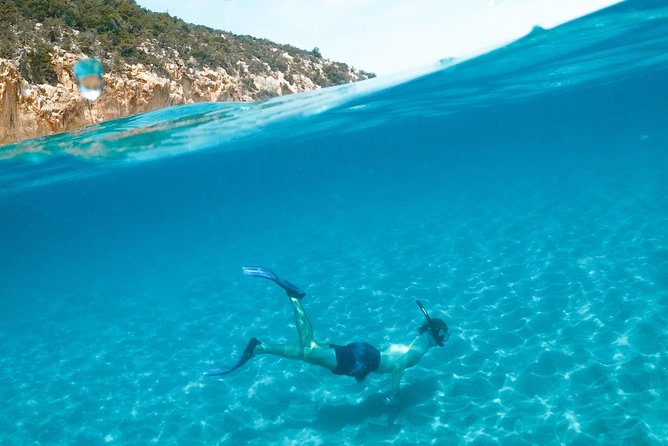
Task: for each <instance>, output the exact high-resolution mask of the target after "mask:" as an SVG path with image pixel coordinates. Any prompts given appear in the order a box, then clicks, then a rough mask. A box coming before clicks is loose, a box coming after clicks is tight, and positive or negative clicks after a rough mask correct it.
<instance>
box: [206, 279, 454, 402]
mask: <svg viewBox="0 0 668 446" xmlns="http://www.w3.org/2000/svg"><path fill="white" fill-rule="evenodd" d="M242 272H243V273H244V274H245V275H248V276H254V277H262V278H265V279H269V280H271V281H272V282H274V283H276V284H277V285H278V286H280V287H281V288H283V290H285V292H286V294H287V295H288V297H290V301H291V302H292V308H293V310H294V313H295V321H296V324H297V334H298V335H299V343H298V344H268V343H265V342H261V341H260V340H258V339H256V338H252V339H251V340H250V341H249V342H248V345H247V346H246V348H245V350H244V352H243V355H242V357H241V359H240V360H239V362H238V363H237V364H236V365H234V366H232V367H225V368H217V369H211V370H209V371H207V372H205V375H206V376H220V375H227V374H228V373H231V372H233V371H234V370H236V369H238V368H239V367H241V366H242V365H244V364H245V363H246V362H247V361H248V360H249V359H250V358H252V357H253V356H254V355H258V354H269V355H276V356H280V357H282V358H288V359H298V360H301V361H305V362H307V363H309V364H314V365H318V366H320V367H324V368H326V369H328V370H331V371H332V373H334V374H336V375H347V376H352V377H354V378H355V379H356V380H357V381H362V380H364V378H366V376H367V375H368V374H369V373H371V372H374V373H389V374H392V390H391V394H390V396H389V397H388V401H389V400H390V399H391V398H392V397H395V396H396V395H397V394H398V392H399V385H400V383H401V377H402V376H403V374H404V371H405V370H406V369H407V368H409V367H413V366H414V365H415V364H417V363H418V361H419V360H420V358H422V356H424V354H425V353H427V351H428V350H429V349H430V348H432V347H435V346H441V347H443V345H444V342H445V341H447V340H448V337H449V335H448V326H447V325H446V323H445V322H444V321H443V320H442V319H432V318H430V317H429V314H428V313H427V310H425V308H424V307H423V306H422V304H421V303H420V302H419V301H416V302H417V304H418V306H419V307H420V310H421V311H422V314H423V315H424V317H425V319H426V322H424V323H423V324H422V326H421V327H420V329H419V330H418V336H417V337H416V338H415V339H414V340H413V341H412V342H411V343H410V344H408V345H399V344H393V345H391V346H390V347H389V348H387V349H386V350H385V351H383V352H380V351H378V350H377V349H376V348H375V347H373V346H371V345H369V344H367V343H366V342H352V343H350V344H348V345H336V344H321V343H319V342H316V341H315V339H314V338H313V328H312V327H311V323H310V322H309V320H308V318H307V317H306V314H305V313H304V309H303V308H302V304H301V299H302V298H303V297H304V296H306V293H305V292H304V291H302V290H301V289H299V288H298V287H297V286H295V285H293V284H292V283H290V282H288V281H287V280H282V279H280V278H279V277H278V276H277V275H276V274H274V273H273V272H272V271H270V270H268V269H267V268H261V267H243V268H242Z"/></svg>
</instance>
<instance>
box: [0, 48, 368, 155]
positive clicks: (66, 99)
mask: <svg viewBox="0 0 668 446" xmlns="http://www.w3.org/2000/svg"><path fill="white" fill-rule="evenodd" d="M80 57H84V55H83V54H79V55H77V54H72V53H67V52H64V51H58V49H56V50H55V54H53V55H52V66H53V68H54V70H55V73H56V75H57V78H58V83H57V84H56V85H49V84H29V83H28V81H26V80H25V79H23V78H22V76H21V74H20V71H19V68H18V63H17V62H16V61H12V60H8V59H0V105H1V107H2V108H1V109H0V145H4V144H9V143H12V142H15V141H18V140H21V139H24V138H31V137H36V136H44V135H50V134H53V133H58V132H63V131H70V130H74V129H77V128H79V127H82V126H85V125H88V124H90V123H91V122H101V121H105V120H108V119H114V118H118V117H123V116H128V115H133V114H137V113H143V112H146V111H150V110H155V109H158V108H162V107H167V106H170V105H179V104H189V103H193V102H205V101H254V100H257V99H263V98H266V97H271V96H280V95H283V94H289V93H298V92H302V91H307V90H313V89H316V88H320V87H319V86H318V85H316V83H315V82H314V81H313V80H311V79H310V78H309V77H306V76H303V75H291V76H288V78H289V79H290V81H288V79H286V75H285V74H284V73H283V72H280V71H273V70H271V69H270V68H269V67H266V68H267V69H266V70H265V72H264V73H263V74H261V75H258V74H253V73H249V72H248V71H247V70H246V69H245V67H244V66H243V64H241V66H240V67H239V74H236V75H230V74H228V73H227V72H226V71H225V69H223V68H217V69H211V68H204V69H202V70H195V69H193V68H186V67H184V66H177V65H176V64H173V65H171V66H169V67H168V69H169V70H168V72H169V77H166V76H162V75H159V74H157V73H156V72H155V70H152V69H151V68H150V67H146V66H144V65H142V64H136V65H130V64H125V65H124V66H123V68H122V69H121V70H120V71H117V72H113V73H106V74H105V75H104V83H105V88H104V92H103V94H102V96H100V98H99V99H98V100H97V101H95V102H94V103H88V102H87V101H86V100H84V99H83V98H81V97H80V96H79V93H78V90H77V86H76V81H75V78H74V73H73V68H72V67H73V65H74V63H75V62H76V60H78V59H79V58H80ZM288 57H289V56H288ZM286 61H287V63H290V62H292V61H290V60H289V59H287V58H286ZM301 63H303V62H301ZM326 63H327V61H323V64H317V63H313V64H312V65H313V66H312V67H309V68H310V69H312V70H314V71H315V72H318V71H322V69H323V65H324V64H326ZM350 75H351V78H352V79H357V78H359V77H360V75H359V73H356V72H355V70H351V72H350Z"/></svg>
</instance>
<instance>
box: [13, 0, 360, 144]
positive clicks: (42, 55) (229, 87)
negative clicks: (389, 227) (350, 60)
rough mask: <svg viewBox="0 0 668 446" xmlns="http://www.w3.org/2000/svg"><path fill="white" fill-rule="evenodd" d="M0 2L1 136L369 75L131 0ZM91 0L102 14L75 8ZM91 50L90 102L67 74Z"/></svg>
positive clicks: (315, 54) (260, 96) (89, 4)
mask: <svg viewBox="0 0 668 446" xmlns="http://www.w3.org/2000/svg"><path fill="white" fill-rule="evenodd" d="M0 2H2V4H0V47H1V48H0V106H1V109H0V145H2V144H8V143H12V142H15V141H18V140H20V139H23V138H29V137H36V136H43V135H49V134H53V133H58V132H63V131H69V130H73V129H77V128H79V127H82V126H85V125H87V124H90V123H91V122H100V121H103V120H108V119H113V118H118V117H122V116H127V115H132V114H136V113H142V112H146V111H150V110H154V109H158V108H161V107H166V106H170V105H179V104H188V103H193V102H203V101H255V100H259V99H265V98H269V97H273V96H280V95H284V94H290V93H297V92H301V91H306V90H313V89H316V88H320V87H324V86H328V85H335V84H340V83H346V82H353V81H356V80H359V79H366V78H368V77H371V76H373V75H372V74H369V73H365V72H363V71H359V70H355V69H353V68H349V67H348V66H347V65H345V64H341V63H337V62H332V61H329V60H326V59H323V58H322V57H321V55H320V53H319V51H318V50H317V49H315V50H313V51H311V52H308V51H304V50H299V49H297V48H293V47H290V46H285V45H278V44H274V43H272V42H269V41H266V40H261V39H253V38H251V37H248V36H235V35H233V34H230V33H226V32H222V31H215V30H211V29H208V28H203V27H198V26H194V25H189V24H186V23H184V22H183V21H181V20H179V19H176V18H174V17H170V16H168V15H166V14H155V13H152V12H150V11H146V10H144V9H142V8H139V7H138V6H137V5H136V4H135V3H134V2H133V1H131V0H58V1H55V2H49V1H47V0H39V1H37V0H0ZM32 3H35V5H33V4H32ZM111 3H114V4H113V5H111V7H112V8H111V9H104V8H102V6H104V7H105V8H106V7H109V6H110V4H111ZM45 4H46V5H47V7H46V8H45V9H43V10H39V9H36V8H37V7H36V5H42V6H44V5H45ZM98 4H99V5H98ZM54 5H55V6H54ZM96 5H98V6H100V5H102V6H100V7H101V8H102V11H103V12H102V13H99V11H98V13H99V15H100V17H98V18H95V17H93V18H92V19H91V14H88V15H81V17H79V16H77V14H78V12H79V11H80V10H81V9H84V10H91V8H94V7H95V6H96ZM49 8H51V9H49ZM35 11H42V12H40V13H39V14H38V13H37V12H35ZM38 19H39V20H42V21H37V20H38ZM91 20H97V21H93V22H91ZM109 21H111V22H112V23H113V24H114V26H113V27H109V26H108V23H109ZM126 27H127V29H126ZM107 28H109V30H108V29H107ZM128 36H129V37H128ZM90 56H95V57H97V58H98V59H100V60H101V61H102V63H103V65H104V67H105V75H104V83H105V89H104V92H103V94H102V96H101V97H100V98H99V99H98V100H97V101H95V102H94V103H88V102H87V101H86V100H84V99H82V98H81V97H80V96H79V94H78V91H77V87H76V82H75V79H74V73H73V65H74V62H76V61H77V60H78V59H80V58H83V57H90Z"/></svg>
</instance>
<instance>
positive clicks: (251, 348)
mask: <svg viewBox="0 0 668 446" xmlns="http://www.w3.org/2000/svg"><path fill="white" fill-rule="evenodd" d="M260 344H262V342H260V340H259V339H257V338H251V340H250V341H248V345H247V346H246V348H245V349H244V354H243V355H241V359H239V362H237V364H236V365H234V366H233V367H221V368H218V369H211V370H207V371H206V372H204V376H222V375H228V374H230V373H232V372H234V371H235V370H236V369H238V368H239V367H241V366H242V365H244V364H246V362H248V360H249V359H251V358H252V357H253V353H254V352H255V347H257V346H258V345H260Z"/></svg>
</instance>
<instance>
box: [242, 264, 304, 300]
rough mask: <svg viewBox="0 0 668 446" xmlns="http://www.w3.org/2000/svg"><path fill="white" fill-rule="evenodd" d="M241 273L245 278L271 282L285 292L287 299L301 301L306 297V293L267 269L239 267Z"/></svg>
mask: <svg viewBox="0 0 668 446" xmlns="http://www.w3.org/2000/svg"><path fill="white" fill-rule="evenodd" d="M241 272H242V273H243V274H245V275H246V276H253V277H262V278H264V279H269V280H271V281H272V282H274V283H275V284H276V285H278V286H280V287H281V288H283V289H284V290H285V293H286V294H287V295H288V296H289V297H293V298H295V299H301V298H303V297H304V296H306V292H304V291H302V290H301V289H299V287H298V286H297V285H294V284H292V283H290V282H288V281H287V280H283V279H281V278H280V277H278V276H277V275H276V274H275V273H274V272H273V271H271V270H270V269H268V268H263V267H261V266H243V267H241Z"/></svg>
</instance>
